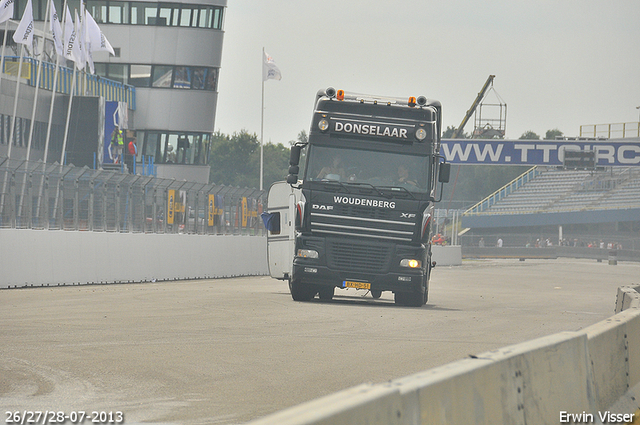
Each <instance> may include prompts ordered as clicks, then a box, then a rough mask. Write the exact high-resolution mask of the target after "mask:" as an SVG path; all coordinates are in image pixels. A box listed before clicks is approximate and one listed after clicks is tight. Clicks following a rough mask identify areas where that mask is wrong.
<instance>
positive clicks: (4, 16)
mask: <svg viewBox="0 0 640 425" xmlns="http://www.w3.org/2000/svg"><path fill="white" fill-rule="evenodd" d="M13 3H14V0H0V23H2V22H4V21H8V20H9V19H11V18H13Z"/></svg>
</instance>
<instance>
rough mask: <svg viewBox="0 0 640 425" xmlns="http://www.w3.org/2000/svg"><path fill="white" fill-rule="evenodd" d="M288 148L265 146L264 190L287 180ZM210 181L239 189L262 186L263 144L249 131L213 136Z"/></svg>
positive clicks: (281, 145)
mask: <svg viewBox="0 0 640 425" xmlns="http://www.w3.org/2000/svg"><path fill="white" fill-rule="evenodd" d="M289 151H290V150H289V148H288V147H286V146H284V145H283V144H282V143H278V144H272V143H266V144H265V145H264V147H263V154H264V162H263V165H264V179H263V185H264V188H269V186H270V185H271V184H272V183H273V182H275V181H279V180H284V179H285V178H286V176H287V171H288V167H289ZM209 165H210V166H211V173H210V175H209V181H210V182H212V183H216V184H224V185H227V186H240V187H245V186H246V187H256V188H257V187H259V186H260V141H259V140H258V136H257V135H256V134H255V133H254V134H250V133H248V132H247V131H246V130H241V131H240V132H236V133H233V134H232V135H230V136H229V135H226V134H223V133H221V132H219V131H218V132H216V133H214V134H213V138H212V141H211V153H210V155H209Z"/></svg>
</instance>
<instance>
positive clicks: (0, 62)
mask: <svg viewBox="0 0 640 425" xmlns="http://www.w3.org/2000/svg"><path fill="white" fill-rule="evenodd" d="M8 31H9V20H8V19H7V20H6V21H5V23H4V37H3V39H2V56H1V57H0V88H1V87H2V74H3V73H4V48H5V47H6V45H7V34H8ZM1 96H2V91H0V97H1ZM7 157H8V158H9V159H11V144H9V147H8V150H7ZM8 174H9V169H8V168H7V170H5V172H4V180H3V183H2V195H1V196H0V215H1V214H2V212H3V211H4V191H5V190H7V176H8Z"/></svg>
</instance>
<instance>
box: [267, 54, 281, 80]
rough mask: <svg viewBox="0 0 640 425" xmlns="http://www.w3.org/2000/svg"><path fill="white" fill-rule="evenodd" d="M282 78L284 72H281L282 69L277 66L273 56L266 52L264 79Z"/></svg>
mask: <svg viewBox="0 0 640 425" xmlns="http://www.w3.org/2000/svg"><path fill="white" fill-rule="evenodd" d="M281 79H282V74H281V73H280V69H279V68H278V67H277V66H276V64H275V62H274V61H273V58H272V57H271V56H269V55H268V54H267V53H266V52H264V58H263V59H262V81H267V80H281Z"/></svg>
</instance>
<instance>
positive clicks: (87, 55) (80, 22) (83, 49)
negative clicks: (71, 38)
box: [75, 3, 94, 74]
mask: <svg viewBox="0 0 640 425" xmlns="http://www.w3.org/2000/svg"><path fill="white" fill-rule="evenodd" d="M80 6H81V8H82V11H81V12H80V15H78V11H77V10H75V14H76V34H78V47H79V48H80V56H81V58H82V67H84V66H85V65H86V64H87V63H89V71H90V72H91V73H92V74H93V73H94V70H93V58H92V57H91V52H90V51H89V49H88V46H89V45H88V43H87V37H86V27H85V24H84V3H81V4H80ZM81 17H82V18H81ZM78 69H82V68H81V67H80V66H78Z"/></svg>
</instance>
